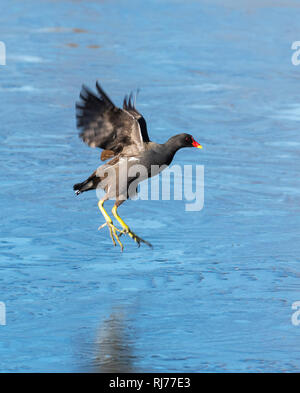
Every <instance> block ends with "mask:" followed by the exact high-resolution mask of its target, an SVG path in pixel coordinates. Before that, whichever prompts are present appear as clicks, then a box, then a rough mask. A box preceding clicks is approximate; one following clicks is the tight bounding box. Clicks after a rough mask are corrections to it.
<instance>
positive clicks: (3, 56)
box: [0, 41, 6, 66]
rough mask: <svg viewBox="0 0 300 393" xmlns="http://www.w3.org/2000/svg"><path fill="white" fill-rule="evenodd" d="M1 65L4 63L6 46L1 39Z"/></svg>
mask: <svg viewBox="0 0 300 393" xmlns="http://www.w3.org/2000/svg"><path fill="white" fill-rule="evenodd" d="M1 65H6V47H5V44H4V42H2V41H0V66H1Z"/></svg>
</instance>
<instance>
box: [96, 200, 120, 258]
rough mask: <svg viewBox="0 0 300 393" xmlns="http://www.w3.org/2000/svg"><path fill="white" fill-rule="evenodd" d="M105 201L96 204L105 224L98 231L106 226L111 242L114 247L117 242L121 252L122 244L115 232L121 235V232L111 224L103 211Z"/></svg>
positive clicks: (110, 220)
mask: <svg viewBox="0 0 300 393" xmlns="http://www.w3.org/2000/svg"><path fill="white" fill-rule="evenodd" d="M104 202H105V200H103V199H101V200H100V201H99V202H98V207H99V209H100V211H101V213H102V214H103V217H104V218H105V221H106V222H105V224H102V225H101V226H100V227H99V228H98V229H101V228H103V227H105V226H106V225H107V226H108V229H109V233H110V237H111V240H112V242H113V244H114V246H115V245H116V242H115V239H116V240H117V242H118V243H119V246H120V247H121V251H123V248H124V247H123V244H122V243H121V240H120V238H119V236H118V234H117V231H118V232H120V233H121V234H122V231H120V229H118V228H117V227H116V226H115V225H114V224H113V222H112V219H111V218H110V217H109V215H108V214H107V211H106V210H105V209H104V207H103V204H104Z"/></svg>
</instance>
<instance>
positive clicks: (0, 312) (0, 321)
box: [0, 302, 6, 326]
mask: <svg viewBox="0 0 300 393" xmlns="http://www.w3.org/2000/svg"><path fill="white" fill-rule="evenodd" d="M1 325H6V307H5V303H3V302H0V326H1Z"/></svg>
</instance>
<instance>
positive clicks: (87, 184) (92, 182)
mask: <svg viewBox="0 0 300 393" xmlns="http://www.w3.org/2000/svg"><path fill="white" fill-rule="evenodd" d="M99 181H100V178H99V177H98V176H96V173H95V172H94V173H93V174H92V175H91V176H90V177H89V178H88V179H86V180H85V181H84V182H82V183H77V184H74V186H73V190H74V191H75V193H76V195H79V194H81V193H82V192H85V191H89V190H95V189H96V188H97V185H98V184H99Z"/></svg>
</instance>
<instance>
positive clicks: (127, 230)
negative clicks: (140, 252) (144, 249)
mask: <svg viewBox="0 0 300 393" xmlns="http://www.w3.org/2000/svg"><path fill="white" fill-rule="evenodd" d="M117 208H118V206H117V205H114V207H113V208H112V214H113V215H114V217H115V218H116V219H117V220H118V221H119V223H120V224H121V226H122V228H123V231H122V232H123V233H125V234H128V235H129V236H130V237H131V238H132V239H133V240H134V241H135V242H136V243H137V244H138V246H139V247H140V245H141V243H145V244H147V245H148V246H149V247H152V244H151V243H149V242H147V241H146V240H144V239H142V238H141V237H139V236H137V235H136V234H135V233H134V232H132V231H131V230H130V228H129V226H128V225H127V224H126V223H125V222H124V221H123V220H122V218H121V217H120V216H119V215H118V212H117Z"/></svg>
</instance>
